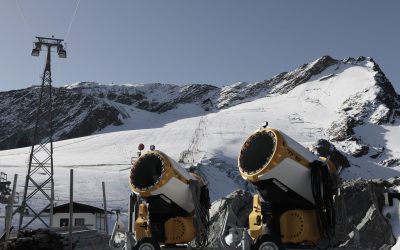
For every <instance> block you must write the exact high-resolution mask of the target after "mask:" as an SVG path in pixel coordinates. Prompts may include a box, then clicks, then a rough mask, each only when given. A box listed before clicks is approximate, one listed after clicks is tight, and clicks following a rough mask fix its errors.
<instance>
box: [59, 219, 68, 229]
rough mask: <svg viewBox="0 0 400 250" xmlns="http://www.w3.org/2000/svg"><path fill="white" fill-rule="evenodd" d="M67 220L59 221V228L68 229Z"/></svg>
mask: <svg viewBox="0 0 400 250" xmlns="http://www.w3.org/2000/svg"><path fill="white" fill-rule="evenodd" d="M68 222H69V219H65V218H64V219H60V227H68Z"/></svg>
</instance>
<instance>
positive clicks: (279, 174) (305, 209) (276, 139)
mask: <svg viewBox="0 0 400 250" xmlns="http://www.w3.org/2000/svg"><path fill="white" fill-rule="evenodd" d="M238 166H239V171H240V174H241V175H242V177H243V178H244V179H245V180H247V181H249V182H251V183H252V184H254V185H255V186H256V187H257V190H258V194H256V195H255V196H254V197H253V210H252V212H251V213H250V215H249V231H250V236H251V238H252V239H253V241H254V242H253V243H254V246H253V247H254V249H263V248H264V247H265V246H274V247H276V249H279V248H281V247H282V246H283V245H285V244H299V243H304V244H310V245H314V244H316V243H317V242H318V241H319V240H320V239H321V238H327V237H331V235H332V234H333V231H334V221H335V218H334V210H333V198H334V195H333V193H334V187H335V183H334V180H335V178H334V177H335V176H334V175H335V173H336V167H335V165H334V164H333V163H332V162H331V161H330V160H329V159H325V158H322V157H318V156H316V155H314V154H312V153H311V152H310V151H308V150H307V149H306V148H304V147H303V146H302V145H301V144H299V143H298V142H296V141H295V140H293V139H292V138H290V137H289V136H287V135H286V134H284V133H282V132H281V131H279V130H277V129H273V128H268V127H263V128H260V129H258V130H256V131H255V132H254V133H253V134H252V135H250V137H248V138H247V139H246V141H245V142H244V144H243V146H242V147H241V150H240V153H239V157H238Z"/></svg>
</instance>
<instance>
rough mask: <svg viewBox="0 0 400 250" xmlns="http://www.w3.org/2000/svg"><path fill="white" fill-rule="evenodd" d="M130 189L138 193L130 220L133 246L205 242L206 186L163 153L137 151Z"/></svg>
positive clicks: (207, 203)
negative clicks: (134, 244) (133, 233)
mask: <svg viewBox="0 0 400 250" xmlns="http://www.w3.org/2000/svg"><path fill="white" fill-rule="evenodd" d="M130 185H131V189H132V191H133V192H134V193H135V194H136V195H137V196H138V197H139V199H138V202H137V203H136V205H135V206H136V207H135V219H134V221H133V223H134V225H133V227H134V230H135V238H136V240H137V248H138V249H140V246H142V245H143V246H147V245H148V244H151V245H153V246H156V247H155V249H157V248H159V244H164V245H168V246H171V245H175V244H185V243H188V242H191V241H192V240H193V239H195V243H196V245H202V244H205V241H206V238H207V233H208V228H207V225H208V217H209V213H208V209H209V207H210V198H209V193H208V188H207V186H206V185H205V184H204V182H203V180H202V179H201V178H200V176H199V175H197V174H195V173H191V172H188V171H187V170H186V169H185V168H183V167H181V166H180V165H179V164H178V163H177V162H175V161H174V160H173V159H171V158H170V157H169V156H168V155H166V154H165V153H163V152H161V151H158V150H153V151H149V152H147V153H145V154H143V155H141V156H140V157H139V158H138V159H137V160H136V161H135V162H134V164H133V166H132V168H131V171H130Z"/></svg>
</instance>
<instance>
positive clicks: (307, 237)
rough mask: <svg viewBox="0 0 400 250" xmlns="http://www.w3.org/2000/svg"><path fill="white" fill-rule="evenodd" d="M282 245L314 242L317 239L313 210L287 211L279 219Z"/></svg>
mask: <svg viewBox="0 0 400 250" xmlns="http://www.w3.org/2000/svg"><path fill="white" fill-rule="evenodd" d="M280 227H281V235H282V242H283V243H300V242H304V241H309V242H314V243H315V242H316V241H317V240H318V239H319V238H320V235H319V230H318V225H317V218H316V216H315V211H314V210H289V211H286V212H285V213H283V214H282V215H281V217H280Z"/></svg>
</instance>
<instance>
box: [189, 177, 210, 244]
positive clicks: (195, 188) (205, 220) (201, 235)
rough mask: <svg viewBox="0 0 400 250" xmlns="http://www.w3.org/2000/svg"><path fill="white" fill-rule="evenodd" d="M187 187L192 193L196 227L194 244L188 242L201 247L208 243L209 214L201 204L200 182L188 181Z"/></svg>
mask: <svg viewBox="0 0 400 250" xmlns="http://www.w3.org/2000/svg"><path fill="white" fill-rule="evenodd" d="M189 189H190V192H191V194H192V198H193V203H194V208H195V215H196V216H195V218H194V219H195V227H196V238H195V240H194V241H195V246H192V245H190V244H189V246H190V247H191V248H193V249H202V248H204V247H205V246H207V245H208V231H209V220H210V214H209V212H208V209H207V208H206V207H205V206H204V205H203V204H201V199H200V197H201V190H200V183H199V181H197V180H191V181H190V182H189Z"/></svg>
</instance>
